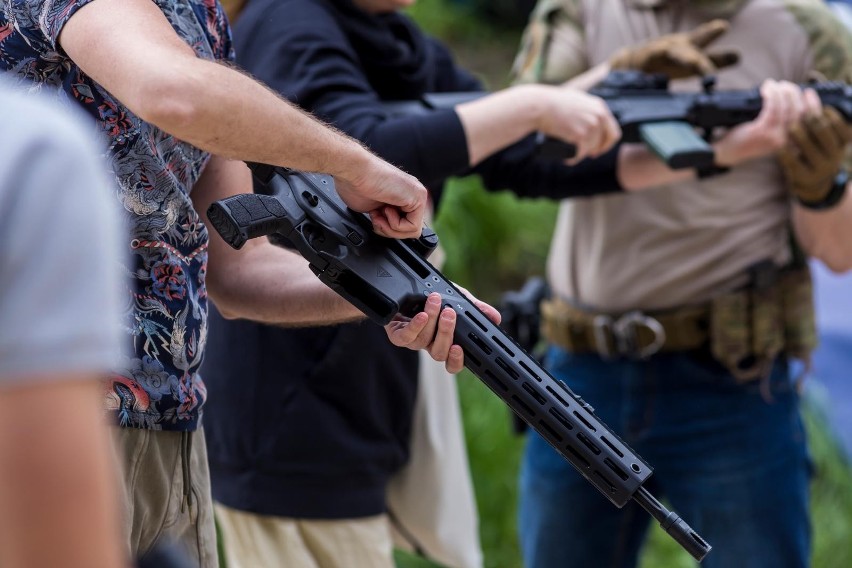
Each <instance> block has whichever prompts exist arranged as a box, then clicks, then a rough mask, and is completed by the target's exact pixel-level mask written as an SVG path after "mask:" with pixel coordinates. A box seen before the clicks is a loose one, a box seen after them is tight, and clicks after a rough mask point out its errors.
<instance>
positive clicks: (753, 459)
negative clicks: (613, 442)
mask: <svg viewBox="0 0 852 568" xmlns="http://www.w3.org/2000/svg"><path fill="white" fill-rule="evenodd" d="M546 364H547V367H548V369H549V370H550V372H551V373H552V374H553V375H554V376H555V377H557V378H559V379H562V380H563V381H565V382H566V384H568V386H569V387H570V388H571V389H572V390H574V391H575V392H576V393H578V394H580V395H582V397H583V398H584V399H585V400H587V401H588V402H589V403H590V404H591V405H592V406H594V408H595V414H597V415H598V416H599V417H600V418H601V419H602V420H603V421H604V422H606V423H607V424H608V425H609V426H610V427H611V428H612V429H613V430H614V431H615V432H616V433H617V434H618V435H619V436H620V437H621V438H622V439H623V440H624V441H625V442H627V444H628V445H630V446H631V447H632V448H633V449H634V450H636V451H637V452H638V453H639V455H641V456H642V457H644V458H645V459H646V460H647V461H648V463H649V464H650V465H651V466H652V467H653V468H654V470H655V471H654V474H653V475H652V476H651V478H650V479H649V480H648V481H647V482H646V484H645V486H646V487H647V488H648V489H649V490H650V491H651V493H653V494H654V496H655V497H657V498H658V499H662V498H665V499H666V500H667V501H668V502H669V503H670V504H671V508H672V509H673V510H674V511H676V512H677V513H678V514H679V515H680V516H681V517H683V519H684V520H685V521H686V522H687V523H689V524H690V525H691V526H692V528H693V529H695V530H696V531H697V532H698V534H700V535H701V536H703V537H704V538H705V539H706V540H707V541H708V542H709V543H710V544H711V545H712V546H713V550H712V551H711V552H710V554H708V555H707V557H706V558H705V560H704V562H703V563H702V566H703V567H705V568H763V567H766V568H770V567H771V568H786V567H790V568H794V567H796V568H799V567H804V566H807V565H808V558H809V555H810V522H809V517H808V482H809V478H810V462H809V460H808V455H807V448H806V442H805V433H804V429H803V427H802V421H801V417H800V415H799V401H798V395H797V393H796V391H795V388H794V386H793V384H792V382H791V380H790V377H789V373H788V371H787V365H786V362H784V361H778V362H777V363H776V364H775V367H774V369H773V370H772V374H771V376H770V378H769V380H768V382H767V383H766V384H764V385H763V390H761V384H760V383H757V382H754V383H749V384H746V385H741V384H737V383H736V381H735V379H734V378H733V377H732V376H731V375H730V374H729V373H727V372H726V371H725V369H724V368H722V367H721V366H720V365H718V364H717V363H716V362H715V361H714V360H712V359H711V358H710V355H709V354H703V353H698V352H696V353H673V354H661V355H657V356H655V357H653V358H652V359H650V360H648V361H627V360H614V361H605V360H602V359H601V358H600V357H598V356H597V355H572V354H569V353H567V352H565V351H563V350H561V349H558V348H554V347H552V348H551V349H550V351H549V352H548V354H547V360H546ZM520 493H521V503H520V518H519V522H520V540H521V547H522V550H523V555H524V561H525V563H526V566H527V568H573V567H576V568H589V567H593V568H623V567H634V566H636V565H637V557H638V553H639V548H640V546H641V544H642V541H643V538H644V535H645V533H646V530H647V528H648V526H649V522H650V521H651V520H652V519H651V517H650V515H648V514H647V513H646V512H645V511H644V510H643V509H642V508H641V507H639V506H638V505H636V504H635V503H634V502H632V501H631V502H630V503H628V505H627V506H625V507H624V508H623V509H618V508H616V507H615V506H614V505H612V504H611V503H610V502H609V500H607V499H606V498H605V497H604V496H603V495H601V494H600V493H598V491H597V490H596V489H595V488H594V487H592V486H591V485H590V484H589V483H588V482H587V481H585V480H584V479H583V478H582V477H581V476H580V475H579V474H578V473H577V472H576V471H574V468H573V467H572V466H571V465H570V464H569V463H568V462H567V461H566V460H564V459H563V458H562V457H561V456H559V455H558V454H557V453H556V452H555V451H554V450H553V449H552V448H551V447H550V445H549V444H548V443H547V442H545V441H544V440H543V439H542V438H541V437H540V436H538V435H537V434H535V433H534V432H533V433H531V435H530V438H529V440H528V442H527V447H526V453H525V455H524V460H523V464H522V468H521V479H520Z"/></svg>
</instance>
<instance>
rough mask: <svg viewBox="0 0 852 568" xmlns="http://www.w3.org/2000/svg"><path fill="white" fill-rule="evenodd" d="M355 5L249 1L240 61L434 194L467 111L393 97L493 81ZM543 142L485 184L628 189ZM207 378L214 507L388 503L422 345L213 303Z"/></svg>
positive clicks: (492, 170)
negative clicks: (402, 345)
mask: <svg viewBox="0 0 852 568" xmlns="http://www.w3.org/2000/svg"><path fill="white" fill-rule="evenodd" d="M353 10H355V8H354V7H353V6H352V5H351V3H350V2H349V1H348V0H340V1H328V0H250V2H249V3H248V6H247V7H246V9H245V11H244V12H243V14H242V15H241V16H240V18H239V20H238V21H237V23H236V26H235V30H234V39H235V47H236V50H237V63H238V64H239V65H241V66H243V67H244V68H245V69H246V70H248V71H249V72H250V73H252V74H253V75H255V76H256V77H258V78H259V79H261V80H262V81H264V82H265V83H267V84H268V85H270V86H271V87H272V88H273V89H275V90H276V91H278V92H279V93H281V94H282V95H283V96H285V97H287V98H288V99H290V100H291V101H294V102H295V103H297V104H299V105H300V106H302V107H303V108H305V109H307V110H309V111H310V112H312V113H314V114H315V115H316V116H318V117H319V118H321V119H323V120H325V121H327V122H329V123H332V124H334V126H336V127H337V128H339V129H340V130H342V131H344V132H346V133H348V134H349V135H351V136H353V137H355V138H357V139H359V140H361V141H363V142H364V143H366V144H367V145H368V146H369V147H371V148H372V149H373V150H374V151H375V152H376V153H378V154H379V155H380V156H382V157H384V158H385V159H387V160H389V161H391V162H392V163H395V164H396V165H398V166H399V167H401V168H402V169H404V170H406V171H408V172H409V173H411V174H413V175H415V176H417V177H418V178H420V179H421V180H422V181H423V182H424V183H425V184H426V185H427V186H429V187H430V189H432V190H433V191H437V190H438V189H439V188H440V187H441V186H442V184H443V182H444V180H445V179H446V178H447V177H449V176H451V175H457V174H463V173H468V172H469V167H468V161H469V157H468V152H467V145H466V141H465V135H464V131H463V129H462V126H461V123H460V122H459V119H458V116H457V115H456V113H455V112H454V111H452V110H446V111H439V112H436V113H433V114H431V115H428V116H412V117H402V118H398V117H394V118H390V117H389V116H388V115H387V113H386V112H385V111H384V110H383V108H382V100H399V99H401V98H416V97H419V96H420V95H422V94H423V93H427V92H452V91H475V90H482V85H481V84H480V83H479V81H477V80H476V79H475V78H474V77H473V76H472V75H470V74H469V73H467V72H466V71H464V70H462V69H460V68H458V67H457V66H456V65H455V64H454V63H453V61H452V58H451V56H450V54H449V52H448V51H447V50H446V48H444V47H443V46H442V45H440V44H439V43H438V42H436V41H434V40H433V39H431V38H428V37H426V36H423V35H422V34H420V33H419V32H418V31H417V29H416V28H415V27H414V26H413V25H412V24H411V23H410V22H408V20H407V19H406V18H405V17H404V16H401V15H388V16H381V17H370V16H366V15H364V14H360V15H359V14H355V13H354V12H353ZM417 65H422V67H423V68H422V69H418V68H416V66H417ZM258 127H259V128H261V127H262V125H258ZM533 151H534V148H533V143H532V139H531V138H529V139H526V140H523V141H521V142H519V143H518V144H516V145H515V146H513V147H511V148H510V149H509V150H507V151H506V152H503V153H501V154H500V155H498V156H495V157H493V158H491V159H489V160H486V161H485V162H484V163H482V164H481V165H480V167H479V168H477V170H476V171H477V172H478V173H481V175H482V176H483V179H484V180H485V182H486V184H487V186H488V187H489V188H492V189H503V188H511V189H513V190H515V191H516V192H518V193H520V194H522V195H523V194H529V195H547V196H559V195H562V194H565V195H569V194H570V195H586V194H588V193H590V192H593V191H598V192H601V191H615V190H617V189H618V187H617V183H615V181H614V180H615V176H614V174H613V173H612V171H607V168H612V167H613V162H612V160H610V161H606V160H598V161H596V162H590V166H588V167H587V166H584V168H585V171H584V170H583V169H582V168H577V169H569V168H566V167H564V166H562V165H559V164H556V163H551V164H545V165H542V164H541V163H536V161H535V160H534V153H533ZM596 168H597V169H596ZM572 176H573V177H572ZM575 180H579V181H580V182H581V183H582V185H575V184H573V181H575ZM589 188H594V189H591V190H590V189H589ZM203 373H204V374H203V376H204V380H205V383H206V384H207V387H208V390H209V391H211V396H210V397H209V400H208V403H207V406H206V407H205V408H206V410H205V430H206V435H207V442H208V451H209V459H210V468H211V476H212V482H213V495H214V497H215V498H216V499H217V500H218V501H220V502H222V503H224V504H225V505H228V506H231V507H234V508H237V509H242V510H248V511H253V512H256V513H260V514H267V515H277V516H285V517H302V518H355V517H362V516H369V515H375V514H378V513H380V512H382V511H384V508H385V502H384V490H385V485H386V483H387V480H388V478H389V477H390V476H391V475H392V474H393V473H394V472H396V471H397V470H398V469H399V468H400V467H401V466H402V465H403V464H404V463H405V461H406V460H407V457H408V439H409V436H410V432H411V416H412V412H413V405H414V399H415V395H416V390H417V382H416V376H417V354H416V353H414V352H411V351H408V350H402V349H397V348H394V347H393V346H391V345H390V343H389V342H388V340H387V338H386V336H385V334H384V331H383V330H382V329H381V328H379V327H378V326H375V325H373V324H370V323H366V322H365V323H362V324H350V325H344V326H337V327H326V328H316V329H303V330H295V329H281V328H275V327H268V326H262V325H259V324H254V323H250V322H246V321H225V320H223V319H222V318H221V317H220V316H219V315H218V314H217V313H215V311H211V315H210V322H209V336H208V340H207V358H206V362H205V364H204V369H203Z"/></svg>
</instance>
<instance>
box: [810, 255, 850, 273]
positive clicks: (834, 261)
mask: <svg viewBox="0 0 852 568" xmlns="http://www.w3.org/2000/svg"><path fill="white" fill-rule="evenodd" d="M815 256H816V257H817V258H818V259H819V260H820V261H822V263H823V264H824V265H825V266H826V268H828V269H829V270H830V271H832V272H833V273H835V274H843V273H846V272H849V271H850V270H852V252H850V253H847V254H834V255H827V254H825V255H815Z"/></svg>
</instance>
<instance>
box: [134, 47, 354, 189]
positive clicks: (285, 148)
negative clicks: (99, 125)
mask: <svg viewBox="0 0 852 568" xmlns="http://www.w3.org/2000/svg"><path fill="white" fill-rule="evenodd" d="M182 72H183V73H184V75H183V80H182V81H181V84H180V85H179V86H178V87H177V88H176V89H175V91H174V92H173V93H170V95H169V96H171V97H172V98H173V99H172V100H179V101H181V102H182V103H183V104H184V105H186V108H187V110H186V111H185V112H182V111H180V110H178V111H171V110H170V109H166V110H165V111H164V112H161V113H159V114H154V115H153V116H151V117H150V119H151V121H152V122H153V123H154V124H155V125H157V126H158V127H160V128H162V129H163V130H164V131H166V132H169V133H170V134H172V135H174V136H176V137H178V138H180V139H182V140H185V141H187V142H190V143H191V144H193V145H195V146H197V147H199V148H201V149H203V150H207V151H209V152H211V153H214V154H217V155H220V156H223V157H227V158H233V159H239V160H245V161H253V162H261V163H266V164H274V165H278V166H287V167H291V168H294V169H300V170H306V171H321V172H327V173H330V174H332V175H335V176H339V177H342V178H343V179H347V180H352V179H354V178H355V177H356V176H357V174H358V172H360V171H362V170H363V169H364V166H365V164H366V163H367V162H368V160H369V159H370V156H369V155H368V152H367V151H366V150H365V149H364V148H363V147H362V146H361V145H360V144H359V143H358V142H356V141H355V140H353V139H351V138H349V137H346V136H344V135H342V134H341V133H339V132H337V131H335V130H332V129H331V128H329V127H326V126H325V125H323V124H321V123H320V122H318V121H317V120H315V119H314V118H313V117H311V116H310V115H308V114H307V113H305V112H303V111H302V110H300V109H298V108H297V107H295V106H294V105H292V104H291V103H289V102H287V101H286V100H284V99H282V98H280V97H279V96H277V95H276V94H275V93H273V92H272V91H271V90H269V89H267V88H266V87H265V86H263V85H261V84H260V83H258V82H256V81H254V80H252V79H251V78H249V77H247V76H245V75H243V74H242V73H240V72H238V71H236V70H235V69H232V68H230V67H227V66H224V65H220V64H217V63H213V62H209V61H205V60H201V59H193V60H192V61H189V62H187V63H186V65H185V66H184V67H183V71H182ZM246 101H251V104H246Z"/></svg>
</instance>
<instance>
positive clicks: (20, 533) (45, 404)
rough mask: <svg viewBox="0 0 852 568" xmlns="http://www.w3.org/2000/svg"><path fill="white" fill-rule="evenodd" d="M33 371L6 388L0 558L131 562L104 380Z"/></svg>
mask: <svg viewBox="0 0 852 568" xmlns="http://www.w3.org/2000/svg"><path fill="white" fill-rule="evenodd" d="M28 379H30V377H28ZM31 379H32V382H28V383H27V384H22V385H21V386H15V387H9V388H5V389H4V390H0V566H3V567H4V568H23V567H31V566H62V567H64V568H92V567H103V568H118V567H124V566H129V563H128V561H127V558H126V557H125V550H124V546H123V545H122V543H123V542H125V539H124V538H123V537H124V535H122V534H121V530H120V527H121V526H123V523H122V522H121V516H120V508H119V502H118V495H119V488H118V484H117V483H116V476H115V470H114V466H115V464H114V462H113V461H112V458H111V457H110V456H111V451H112V450H111V448H110V443H111V442H110V439H109V430H108V429H107V427H106V425H105V424H104V423H103V420H102V418H101V417H102V410H101V404H100V401H101V386H100V381H99V380H98V378H95V377H93V376H86V375H79V376H73V377H67V376H66V377H61V378H58V377H32V378H31Z"/></svg>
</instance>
